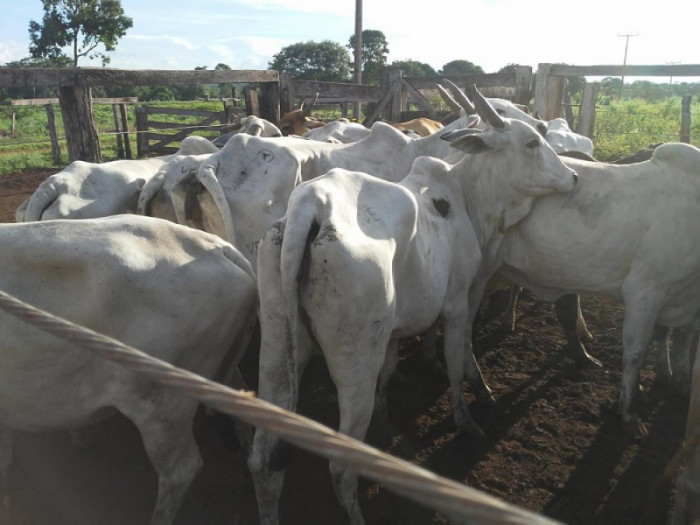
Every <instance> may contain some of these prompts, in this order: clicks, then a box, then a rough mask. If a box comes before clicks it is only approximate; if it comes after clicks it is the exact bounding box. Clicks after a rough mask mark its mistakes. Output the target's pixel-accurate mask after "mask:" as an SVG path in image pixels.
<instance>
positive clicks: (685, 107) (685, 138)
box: [680, 95, 693, 144]
mask: <svg viewBox="0 0 700 525" xmlns="http://www.w3.org/2000/svg"><path fill="white" fill-rule="evenodd" d="M692 99H693V97H692V96H690V95H684V96H683V101H682V102H681V136H680V140H681V142H685V143H686V144H690V102H691V100H692Z"/></svg>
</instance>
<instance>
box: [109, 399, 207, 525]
mask: <svg viewBox="0 0 700 525" xmlns="http://www.w3.org/2000/svg"><path fill="white" fill-rule="evenodd" d="M160 395H161V396H164V398H165V397H167V398H168V399H167V400H165V399H163V401H164V402H162V403H158V402H156V403H153V404H152V405H151V410H143V407H144V403H147V401H146V400H145V399H139V400H138V402H137V401H136V400H132V403H127V404H120V406H118V407H117V408H118V409H119V410H120V411H121V412H122V413H123V414H124V415H125V416H126V417H127V418H129V419H130V420H131V421H132V422H133V423H134V424H135V425H136V426H137V427H138V429H139V432H140V433H141V438H142V439H143V445H144V448H145V449H146V453H147V454H148V458H149V459H150V461H151V464H152V465H153V468H154V469H155V470H156V473H157V474H158V497H157V499H156V505H155V508H154V510H153V514H152V515H151V521H150V523H151V525H160V524H164V525H165V524H170V523H172V522H173V520H174V519H175V516H176V514H177V511H178V509H179V508H180V505H181V504H182V501H183V499H184V497H185V493H186V492H187V489H188V488H189V487H190V485H191V484H192V482H193V481H194V478H195V477H196V476H197V474H199V471H200V470H201V469H202V465H203V463H204V462H203V460H202V456H201V455H200V453H199V448H198V447H197V443H196V442H195V439H194V434H193V432H192V426H193V422H194V416H195V413H196V411H197V405H198V404H197V403H196V402H195V401H192V400H190V399H184V400H183V399H182V398H181V397H180V396H184V394H177V393H174V392H170V391H168V392H166V393H161V394H160ZM149 404H150V403H149ZM170 414H172V417H171V416H170Z"/></svg>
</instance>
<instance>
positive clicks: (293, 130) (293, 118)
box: [279, 93, 325, 136]
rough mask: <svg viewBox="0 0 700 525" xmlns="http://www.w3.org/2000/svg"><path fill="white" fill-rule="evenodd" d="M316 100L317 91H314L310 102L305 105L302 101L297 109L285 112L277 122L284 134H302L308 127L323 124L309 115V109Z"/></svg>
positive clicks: (318, 126)
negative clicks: (314, 94)
mask: <svg viewBox="0 0 700 525" xmlns="http://www.w3.org/2000/svg"><path fill="white" fill-rule="evenodd" d="M317 100H318V93H316V96H314V99H313V101H312V102H311V104H308V105H307V104H306V101H302V103H301V106H300V107H299V109H295V110H294V111H290V112H289V113H285V115H284V116H283V117H282V118H281V119H280V122H279V129H280V131H282V134H283V135H284V136H287V135H303V134H304V133H306V132H307V131H309V130H310V129H314V128H320V127H321V126H325V124H324V123H323V122H321V121H320V120H318V119H317V118H315V117H312V116H311V110H312V109H313V108H314V106H315V105H316V101H317Z"/></svg>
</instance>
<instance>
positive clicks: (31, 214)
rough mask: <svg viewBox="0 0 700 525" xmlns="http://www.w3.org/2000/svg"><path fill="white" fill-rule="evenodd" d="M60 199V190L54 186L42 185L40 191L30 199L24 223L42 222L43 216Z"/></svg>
mask: <svg viewBox="0 0 700 525" xmlns="http://www.w3.org/2000/svg"><path fill="white" fill-rule="evenodd" d="M57 198H58V190H57V189H56V187H55V186H54V185H53V184H50V183H42V184H40V185H39V189H38V190H37V191H36V192H35V193H34V195H32V196H31V197H30V198H29V203H28V204H27V210H26V211H25V213H24V221H25V222H30V221H40V220H41V214H42V213H44V211H46V208H48V207H49V206H50V205H51V203H52V202H54V201H55V200H56V199H57Z"/></svg>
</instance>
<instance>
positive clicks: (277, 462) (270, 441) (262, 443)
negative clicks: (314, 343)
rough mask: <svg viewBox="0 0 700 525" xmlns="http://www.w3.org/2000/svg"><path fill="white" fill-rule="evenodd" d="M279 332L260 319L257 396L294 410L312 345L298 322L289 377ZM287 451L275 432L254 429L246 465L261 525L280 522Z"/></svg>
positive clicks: (282, 337) (286, 355) (289, 450)
mask: <svg viewBox="0 0 700 525" xmlns="http://www.w3.org/2000/svg"><path fill="white" fill-rule="evenodd" d="M268 319H269V318H268ZM278 329H279V330H278ZM282 334H284V328H283V326H280V325H275V324H272V323H270V322H264V321H263V322H261V346H260V370H259V374H258V397H259V398H260V399H262V400H264V401H267V402H269V403H272V404H274V405H277V406H279V407H281V408H283V409H286V410H289V411H292V412H293V411H295V409H296V406H297V402H298V393H299V380H300V378H301V376H302V374H303V372H304V369H305V368H306V365H307V364H308V361H309V358H310V354H311V352H310V350H309V349H310V348H312V347H311V343H310V341H309V334H308V332H307V331H306V330H305V329H303V327H301V325H300V330H299V339H298V341H299V343H300V344H299V345H298V351H297V363H296V366H297V371H296V374H294V377H293V378H292V377H290V373H289V364H288V362H287V359H288V352H287V345H286V344H285V342H286V341H287V339H286V338H285V337H284V336H283V335H282ZM290 453H291V448H290V445H289V444H288V443H287V442H285V441H282V440H280V438H279V437H278V436H277V435H276V434H274V433H272V432H269V431H268V430H265V429H264V428H262V427H258V428H257V429H256V430H255V434H254V436H253V444H252V446H251V449H250V454H249V456H248V468H249V470H250V473H251V476H252V479H253V484H254V486H255V495H256V499H257V503H258V516H259V520H260V523H261V524H263V525H265V524H270V525H271V524H277V523H279V500H280V496H281V494H282V488H283V485H284V473H285V469H286V468H287V465H288V464H289V461H290V458H291V455H290Z"/></svg>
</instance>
